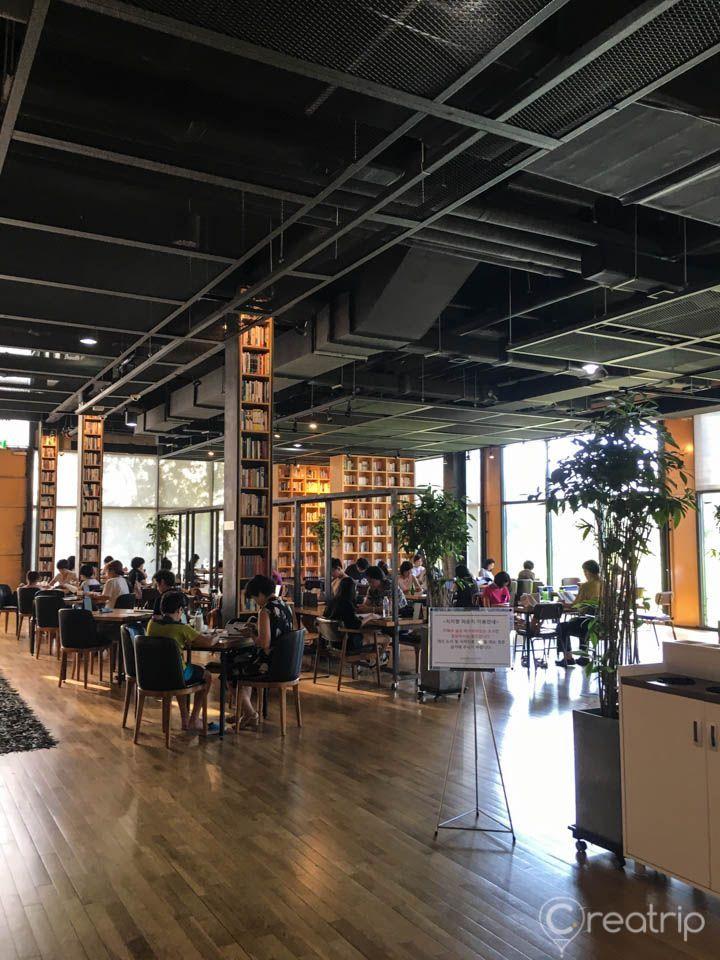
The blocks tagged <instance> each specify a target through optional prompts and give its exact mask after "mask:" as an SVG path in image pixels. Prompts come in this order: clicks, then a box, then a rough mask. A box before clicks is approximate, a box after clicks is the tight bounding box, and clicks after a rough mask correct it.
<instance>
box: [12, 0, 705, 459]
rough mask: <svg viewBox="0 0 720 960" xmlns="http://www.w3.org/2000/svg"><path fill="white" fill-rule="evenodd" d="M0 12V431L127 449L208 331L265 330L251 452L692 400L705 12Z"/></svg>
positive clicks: (227, 8)
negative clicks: (257, 322)
mask: <svg viewBox="0 0 720 960" xmlns="http://www.w3.org/2000/svg"><path fill="white" fill-rule="evenodd" d="M0 17H2V18H3V19H1V20H0V29H2V30H3V31H4V40H5V43H4V50H5V57H4V63H3V87H2V89H3V108H4V112H3V117H2V121H1V123H0V254H1V255H2V257H1V260H0V416H2V417H28V418H31V419H49V420H50V421H52V422H56V423H61V424H67V425H69V426H72V425H73V424H74V417H75V416H76V415H77V413H78V412H83V411H85V410H89V409H93V410H95V409H101V410H102V411H103V412H104V413H105V414H106V415H107V417H108V418H109V422H110V426H111V429H112V430H113V433H114V434H121V435H122V433H123V431H126V434H127V438H128V442H131V440H132V431H131V430H130V429H129V428H125V425H124V423H125V414H126V411H127V410H128V408H130V409H131V410H135V409H136V408H138V409H148V410H152V409H155V408H157V407H158V405H160V406H162V405H164V404H166V403H170V402H171V401H170V399H169V398H170V397H171V395H172V394H173V393H176V392H177V390H178V389H179V388H182V387H183V386H185V385H187V384H192V383H193V382H195V381H199V380H202V379H203V378H204V377H206V376H207V375H208V374H210V373H212V371H213V370H215V369H216V368H217V367H218V366H221V365H222V360H223V342H224V339H225V338H226V337H227V335H228V334H229V333H232V331H233V330H234V329H236V325H237V322H238V321H237V317H238V313H239V312H242V313H244V314H245V315H249V316H257V317H258V318H260V317H262V316H264V315H272V316H274V317H275V318H276V346H277V350H276V354H277V366H276V384H275V391H276V396H275V401H276V416H277V427H276V432H277V435H278V440H277V454H278V456H279V457H281V458H282V457H293V458H294V457H297V456H308V457H311V456H317V455H318V454H323V455H324V454H329V453H333V452H337V451H339V450H354V451H358V452H360V451H363V450H368V451H372V450H381V449H388V450H399V451H401V452H407V453H412V454H414V455H417V456H422V455H432V454H434V453H441V452H448V451H456V450H463V449H468V448H471V447H476V446H482V445H486V444H498V443H505V442H510V441H513V440H521V439H528V438H532V437H546V436H556V435H558V434H562V433H568V432H573V431H576V430H579V429H582V426H583V424H584V422H585V421H586V418H587V417H588V416H589V415H591V414H592V412H593V411H594V410H596V409H597V408H598V406H600V405H602V404H604V403H605V402H606V398H607V397H608V396H611V395H612V394H613V393H614V392H616V391H618V390H632V391H637V390H640V391H642V392H643V393H645V394H647V395H649V396H653V397H655V398H656V399H657V402H658V404H659V405H660V407H661V409H662V410H663V411H664V412H665V413H667V414H673V413H682V412H683V411H686V410H689V409H696V408H698V407H700V406H703V405H706V406H707V407H708V408H712V407H713V406H714V405H720V323H719V322H718V320H719V318H720V312H719V311H718V307H717V304H718V303H720V201H718V192H717V190H716V189H715V188H716V185H717V181H718V177H720V126H719V124H718V120H719V117H718V106H717V98H716V96H715V95H714V93H713V91H714V88H715V86H716V82H715V76H716V73H717V66H718V51H720V4H718V3H717V2H716V0H645V2H633V0H605V2H603V3H601V4H588V3H587V2H586V0H550V2H548V0H453V2H450V0H412V2H407V0H376V2H374V3H372V4H359V3H357V2H352V0H335V2H330V0H327V2H319V0H315V2H310V0H307V2H295V3H288V2H283V0H263V2H260V0H252V2H243V0H235V2H232V0H224V2H222V0H221V2H214V3H199V2H197V0H138V2H133V3H122V2H115V0H53V2H52V3H49V0H36V2H35V3H31V2H28V0H0ZM87 337H91V338H92V339H94V340H96V341H97V343H96V344H83V343H82V342H81V340H82V339H85V338H87ZM589 363H590V364H597V365H598V367H599V369H598V370H596V371H594V372H591V373H588V372H587V371H586V370H584V369H583V367H584V366H585V365H587V364H589ZM590 369H592V368H590ZM8 378H11V379H8ZM310 422H314V423H317V428H316V429H314V430H312V429H311V428H310V427H309V423H310ZM221 436H222V416H221V414H218V415H216V416H207V415H206V416H205V417H204V418H202V419H200V418H199V419H197V420H190V421H187V420H186V421H184V422H179V421H178V422H174V423H173V422H169V423H168V424H167V427H166V428H165V427H163V429H162V430H161V431H159V432H158V433H157V439H158V442H159V443H160V444H161V451H163V452H165V453H175V454H176V455H177V454H179V455H189V453H191V452H194V453H198V452H200V451H206V450H208V449H213V450H214V451H219V450H220V449H221V441H220V439H219V438H221ZM138 439H140V438H138ZM146 441H147V438H145V442H146ZM296 443H301V444H302V446H301V447H300V448H298V447H296V446H295V444H296Z"/></svg>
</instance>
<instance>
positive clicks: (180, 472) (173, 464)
mask: <svg viewBox="0 0 720 960" xmlns="http://www.w3.org/2000/svg"><path fill="white" fill-rule="evenodd" d="M212 468H213V465H212V463H208V462H207V461H206V460H161V461H160V503H159V507H160V509H161V510H167V509H170V508H172V507H180V508H181V509H182V508H185V509H187V508H189V507H209V506H210V490H211V484H212V473H211V471H212Z"/></svg>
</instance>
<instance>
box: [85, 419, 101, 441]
mask: <svg viewBox="0 0 720 960" xmlns="http://www.w3.org/2000/svg"><path fill="white" fill-rule="evenodd" d="M102 425H103V423H102V420H101V419H100V418H99V417H98V418H97V419H90V417H86V418H85V421H84V423H83V433H84V434H85V437H86V438H87V437H99V436H100V435H101V433H102Z"/></svg>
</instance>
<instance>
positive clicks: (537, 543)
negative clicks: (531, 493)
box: [504, 503, 547, 582]
mask: <svg viewBox="0 0 720 960" xmlns="http://www.w3.org/2000/svg"><path fill="white" fill-rule="evenodd" d="M504 514H505V569H506V570H507V572H508V573H509V574H510V576H511V577H512V578H513V579H514V578H515V577H516V575H517V573H518V572H519V570H520V569H521V568H522V565H523V563H524V562H525V561H526V560H532V561H533V563H534V564H535V574H536V576H537V578H538V580H542V581H543V582H546V581H547V578H546V576H545V566H546V564H547V534H546V529H547V527H546V515H545V504H544V503H509V504H507V505H506V506H505V511H504Z"/></svg>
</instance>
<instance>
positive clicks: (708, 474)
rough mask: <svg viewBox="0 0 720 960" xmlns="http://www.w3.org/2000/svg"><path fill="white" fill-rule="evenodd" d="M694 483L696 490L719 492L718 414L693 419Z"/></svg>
mask: <svg viewBox="0 0 720 960" xmlns="http://www.w3.org/2000/svg"><path fill="white" fill-rule="evenodd" d="M695 483H696V486H697V489H698V490H720V413H703V414H700V416H698V417H695Z"/></svg>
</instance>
